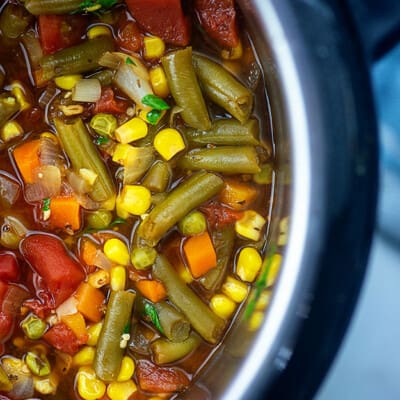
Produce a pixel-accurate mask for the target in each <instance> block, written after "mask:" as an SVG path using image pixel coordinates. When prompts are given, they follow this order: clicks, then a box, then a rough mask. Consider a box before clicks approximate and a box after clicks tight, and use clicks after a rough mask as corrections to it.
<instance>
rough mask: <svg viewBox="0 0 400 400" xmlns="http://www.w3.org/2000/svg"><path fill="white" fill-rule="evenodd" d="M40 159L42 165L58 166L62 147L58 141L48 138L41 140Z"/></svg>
mask: <svg viewBox="0 0 400 400" xmlns="http://www.w3.org/2000/svg"><path fill="white" fill-rule="evenodd" d="M39 154H40V156H39V158H40V164H41V165H57V163H58V161H59V160H60V157H61V155H60V147H59V146H58V143H57V141H56V139H52V138H51V137H48V136H42V137H41V138H40V149H39Z"/></svg>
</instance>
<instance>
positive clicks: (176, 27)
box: [125, 0, 190, 46]
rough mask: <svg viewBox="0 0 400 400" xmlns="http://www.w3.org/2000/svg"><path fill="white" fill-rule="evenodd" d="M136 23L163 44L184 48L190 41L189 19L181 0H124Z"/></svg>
mask: <svg viewBox="0 0 400 400" xmlns="http://www.w3.org/2000/svg"><path fill="white" fill-rule="evenodd" d="M125 2H126V4H127V5H128V8H129V10H130V12H131V13H132V15H133V16H134V17H135V19H136V21H137V23H138V24H139V25H140V26H141V27H142V28H143V29H145V30H146V31H148V32H150V33H152V34H153V35H156V36H159V37H161V38H162V39H163V40H165V42H167V43H170V44H174V45H177V46H186V45H188V44H189V40H190V23H189V18H188V17H186V16H185V15H184V14H183V10H182V4H181V0H125Z"/></svg>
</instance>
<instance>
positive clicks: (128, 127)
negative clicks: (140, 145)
mask: <svg viewBox="0 0 400 400" xmlns="http://www.w3.org/2000/svg"><path fill="white" fill-rule="evenodd" d="M147 132H148V127H147V124H146V122H144V121H143V120H142V119H141V118H138V117H134V118H132V119H130V120H129V121H127V122H125V123H124V124H122V125H120V126H119V127H118V128H117V129H116V130H115V131H114V136H115V138H116V139H117V140H118V142H120V143H123V144H126V143H130V142H133V141H135V140H138V139H142V138H144V137H145V136H146V135H147Z"/></svg>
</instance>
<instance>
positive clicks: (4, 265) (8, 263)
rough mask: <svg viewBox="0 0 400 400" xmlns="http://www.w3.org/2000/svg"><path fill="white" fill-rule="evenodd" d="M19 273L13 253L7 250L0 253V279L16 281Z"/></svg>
mask: <svg viewBox="0 0 400 400" xmlns="http://www.w3.org/2000/svg"><path fill="white" fill-rule="evenodd" d="M19 274H20V269H19V265H18V261H17V257H16V256H15V254H14V253H11V252H9V251H7V252H2V253H0V280H2V281H5V282H9V281H16V280H18V278H19Z"/></svg>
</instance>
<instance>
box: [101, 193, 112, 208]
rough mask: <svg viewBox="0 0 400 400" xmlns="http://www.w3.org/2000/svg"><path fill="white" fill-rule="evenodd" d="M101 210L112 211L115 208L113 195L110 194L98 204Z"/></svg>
mask: <svg viewBox="0 0 400 400" xmlns="http://www.w3.org/2000/svg"><path fill="white" fill-rule="evenodd" d="M100 208H101V209H103V210H108V211H112V210H114V208H115V196H111V197H110V198H109V199H107V200H105V201H103V202H102V203H101V205H100Z"/></svg>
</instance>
